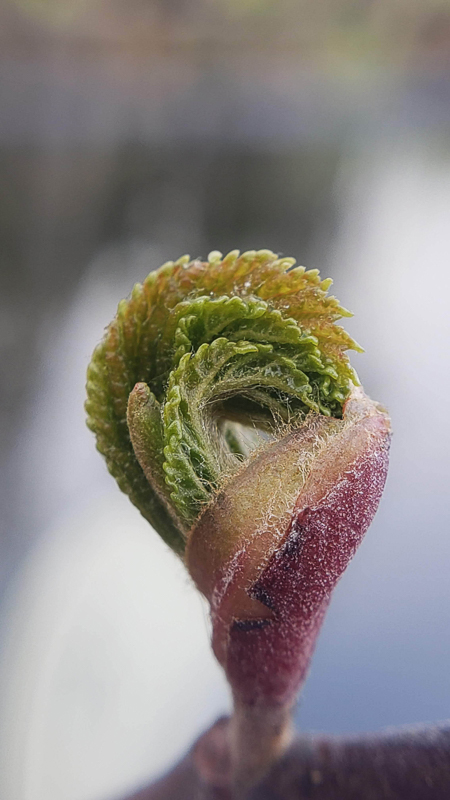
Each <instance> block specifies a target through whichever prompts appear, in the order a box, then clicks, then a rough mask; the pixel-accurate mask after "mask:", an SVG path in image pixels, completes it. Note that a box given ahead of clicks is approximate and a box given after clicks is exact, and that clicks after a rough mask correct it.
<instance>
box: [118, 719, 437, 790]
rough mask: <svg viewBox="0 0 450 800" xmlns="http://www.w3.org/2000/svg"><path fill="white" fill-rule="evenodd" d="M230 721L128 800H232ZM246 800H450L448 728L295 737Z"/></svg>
mask: <svg viewBox="0 0 450 800" xmlns="http://www.w3.org/2000/svg"><path fill="white" fill-rule="evenodd" d="M227 730H228V720H226V719H221V720H218V722H216V723H215V725H213V727H212V728H211V729H210V730H209V731H207V732H206V733H205V734H203V736H202V737H200V739H199V740H198V741H197V742H196V743H195V745H194V747H193V748H192V750H191V751H190V752H189V753H188V755H187V756H186V757H185V758H184V759H183V760H182V761H181V762H180V763H179V764H178V765H177V766H176V767H175V769H174V770H172V771H171V772H170V773H169V774H168V775H166V776H165V777H164V778H162V779H161V780H159V781H157V782H156V783H155V784H154V785H152V786H150V787H147V788H145V789H142V790H141V791H139V792H137V793H136V794H134V795H133V796H132V797H129V798H128V800H234V797H233V794H232V792H231V790H230V788H229V786H228V770H229V766H230V764H229V758H228V743H227ZM246 800H450V723H449V722H445V723H441V724H439V725H431V726H425V725H418V726H415V727H412V728H401V729H398V730H391V731H386V732H382V733H380V734H377V735H375V734H373V735H364V736H359V737H353V738H347V737H342V738H341V737H335V738H332V737H312V736H302V737H299V738H297V739H296V740H295V741H294V742H293V744H292V745H291V746H290V747H289V749H288V750H287V752H286V753H285V755H284V756H283V757H282V758H281V759H280V760H279V761H278V762H277V763H276V764H275V765H274V766H273V767H272V769H271V770H270V772H269V774H268V775H267V776H266V777H265V779H264V780H263V781H262V782H261V783H260V784H258V786H256V787H255V788H254V789H252V790H251V791H250V792H249V793H248V794H247V795H246Z"/></svg>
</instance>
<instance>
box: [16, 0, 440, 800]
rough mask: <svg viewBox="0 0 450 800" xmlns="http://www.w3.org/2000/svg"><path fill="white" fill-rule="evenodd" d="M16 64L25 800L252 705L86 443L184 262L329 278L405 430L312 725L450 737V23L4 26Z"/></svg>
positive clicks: (321, 680) (162, 752) (71, 788)
mask: <svg viewBox="0 0 450 800" xmlns="http://www.w3.org/2000/svg"><path fill="white" fill-rule="evenodd" d="M0 44H1V47H0V97H1V106H0V107H1V115H0V259H1V287H2V288H1V296H0V311H1V313H0V358H1V387H0V391H1V395H0V421H1V427H2V435H1V438H0V472H1V482H0V500H1V518H0V526H1V559H0V560H1V567H0V569H1V600H2V606H1V628H0V634H1V645H2V648H1V664H0V670H1V689H0V702H1V712H0V796H1V797H4V798H5V799H6V798H8V800H114V798H119V797H120V796H121V794H123V793H125V792H127V791H131V789H132V788H133V787H135V786H138V785H140V784H141V783H143V782H145V781H146V780H147V779H150V778H151V777H154V776H156V775H157V774H159V773H160V772H161V770H163V769H165V768H167V767H168V766H169V765H170V764H171V763H172V762H173V760H174V759H175V758H177V757H179V756H180V755H181V754H182V753H183V751H184V750H185V749H186V747H187V746H188V745H189V743H190V742H191V740H192V738H193V737H194V736H195V735H197V733H199V732H200V731H201V730H202V729H203V728H204V727H205V726H206V725H208V724H209V723H210V722H212V721H213V719H214V718H215V717H216V716H217V715H218V714H220V713H222V712H224V711H226V710H227V708H228V705H229V699H228V693H227V689H226V686H225V683H224V680H223V678H222V675H221V672H220V669H219V667H218V666H217V665H216V664H215V662H214V660H213V658H212V656H211V654H210V652H209V645H208V635H209V634H208V619H207V611H206V609H205V607H204V606H203V604H202V602H201V600H200V598H199V597H198V596H197V594H196V593H195V592H194V590H193V589H192V587H191V585H190V583H189V579H188V578H187V576H186V575H185V574H184V572H183V570H182V568H181V566H180V564H179V563H178V562H177V561H176V559H175V558H174V557H173V556H172V554H171V553H170V552H168V551H167V549H166V548H165V546H164V545H163V544H162V543H161V542H160V541H159V539H158V537H156V535H154V534H153V533H152V531H151V529H150V528H149V526H148V525H147V524H146V523H145V522H144V521H143V520H142V519H141V518H140V516H139V514H138V512H137V511H136V510H135V509H134V508H133V507H132V506H131V505H130V504H129V503H128V501H127V499H126V498H124V497H123V496H121V495H120V493H119V492H118V490H117V488H116V486H115V484H114V481H113V480H112V478H110V476H109V475H108V474H107V472H106V468H105V466H104V464H103V462H102V459H101V457H100V456H99V455H98V453H97V452H96V451H95V447H94V440H93V437H92V435H91V434H90V433H89V431H88V430H87V429H86V428H85V425H84V412H83V400H84V381H85V370H86V366H87V363H88V360H89V357H90V354H91V352H92V349H93V348H94V346H95V344H96V343H97V342H98V341H99V339H100V338H101V336H102V331H103V328H104V326H105V325H106V323H107V322H108V321H109V320H110V319H111V318H112V316H113V314H114V312H115V308H116V305H117V302H118V301H119V300H120V299H121V297H123V296H125V295H127V294H128V292H129V291H130V289H131V287H132V284H133V282H134V281H136V280H142V279H143V278H144V277H145V276H146V274H147V273H148V272H149V271H150V270H151V269H154V268H156V267H157V266H159V265H160V264H161V263H162V262H163V261H165V260H166V259H168V258H176V257H178V256H179V255H181V254H183V253H190V254H191V256H193V257H195V256H206V255H207V253H208V252H209V250H212V249H218V250H222V251H224V252H226V251H227V250H229V249H233V248H240V249H241V250H244V249H248V248H250V249H254V248H257V249H258V248H266V247H267V248H270V249H273V250H275V251H277V252H280V253H282V254H285V255H293V256H295V257H297V259H298V261H299V263H302V264H304V265H306V266H307V267H308V268H315V267H319V268H320V269H321V272H322V275H323V277H327V276H329V275H330V276H331V277H333V278H334V280H335V290H336V294H337V296H338V297H339V298H340V300H341V301H342V303H343V304H344V305H345V306H347V307H350V308H351V309H352V310H353V311H354V312H355V313H356V316H355V318H354V319H353V320H351V321H349V324H348V327H349V330H350V332H351V333H352V334H353V335H354V336H355V337H356V338H357V339H358V340H359V341H360V343H361V344H362V345H363V346H364V347H365V348H366V350H367V353H366V354H365V355H363V356H356V357H355V358H354V359H353V363H354V365H355V366H356V368H357V370H358V372H359V374H360V377H361V379H362V381H363V383H364V385H365V387H366V389H367V391H368V392H369V393H370V394H371V395H372V396H373V397H375V398H376V399H379V400H380V401H382V402H383V403H384V404H386V405H387V406H388V407H389V409H390V411H391V413H392V418H393V425H394V431H395V437H394V441H393V448H392V465H391V470H390V476H389V480H388V484H387V488H386V492H385V495H384V498H383V501H382V504H381V506H380V509H379V512H378V514H377V517H376V519H375V521H374V523H373V525H372V527H371V529H370V531H369V533H368V535H367V538H366V541H365V542H364V544H363V546H362V547H361V549H360V551H359V553H358V555H357V557H356V558H355V560H354V562H353V563H352V565H351V566H350V568H349V570H348V571H347V573H346V575H345V577H344V578H343V580H342V582H341V584H340V585H339V587H338V589H337V591H336V593H335V597H334V602H333V604H332V606H331V609H330V612H329V614H328V617H327V619H326V622H325V625H324V629H323V632H322V635H321V638H320V642H319V646H318V649H317V652H316V656H315V659H314V661H313V667H312V671H311V675H310V678H309V681H308V683H307V685H306V688H305V690H304V693H303V697H302V698H301V701H300V703H299V707H298V713H297V722H298V725H299V727H302V728H307V729H312V730H326V731H329V732H334V733H339V732H350V731H361V730H369V729H377V728H380V727H382V726H390V725H398V724H403V723H411V722H416V721H432V720H436V719H442V718H445V717H448V716H449V715H450V708H449V698H450V671H449V669H448V663H449V660H450V641H449V626H450V603H449V595H450V591H449V579H448V575H449V566H450V537H449V520H450V511H449V499H448V497H449V488H448V484H449V475H450V469H449V467H450V433H449V425H448V421H447V417H448V411H447V406H448V398H449V394H450V392H449V390H450V377H449V345H450V321H449V320H450V314H449V297H450V269H449V268H450V259H449V256H450V4H449V2H448V0H440V1H439V0H435V1H434V0H428V2H427V3H423V2H420V0H321V2H315V1H314V0H126V2H125V0H103V2H102V1H101V0H98V2H97V0H89V2H88V0H16V2H13V0H11V1H10V2H5V0H3V3H2V4H1V6H0Z"/></svg>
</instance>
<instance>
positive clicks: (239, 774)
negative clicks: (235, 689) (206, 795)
mask: <svg viewBox="0 0 450 800" xmlns="http://www.w3.org/2000/svg"><path fill="white" fill-rule="evenodd" d="M292 738H293V726H292V720H291V708H290V706H287V705H286V706H283V705H277V706H275V705H274V706H267V705H263V704H254V705H248V704H246V703H243V702H241V701H239V700H238V699H235V703H234V713H233V716H232V718H231V721H230V729H229V742H230V754H231V774H232V783H233V786H234V790H235V795H236V797H237V798H240V797H245V796H246V794H247V792H248V790H249V789H250V788H251V787H252V786H254V785H255V784H256V783H258V782H259V781H260V780H261V778H263V777H264V775H265V774H266V773H267V772H268V771H269V769H270V767H271V766H272V764H274V763H275V762H276V761H277V760H278V758H280V757H281V756H282V755H283V753H284V752H285V751H286V750H287V748H288V747H289V745H290V744H291V741H292Z"/></svg>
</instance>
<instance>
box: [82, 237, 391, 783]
mask: <svg viewBox="0 0 450 800" xmlns="http://www.w3.org/2000/svg"><path fill="white" fill-rule="evenodd" d="M294 264H295V261H294V260H293V259H290V258H284V259H278V258H277V256H276V255H275V254H274V253H272V252H271V251H270V250H260V251H249V252H247V253H243V254H242V255H240V254H239V252H238V251H237V250H234V251H232V252H231V253H229V254H228V255H227V256H225V258H222V255H221V253H219V252H217V251H213V252H212V253H210V255H209V258H208V260H207V261H206V262H202V261H199V260H194V261H190V260H189V257H188V256H183V257H182V258H180V259H178V261H176V262H168V263H167V264H165V265H163V266H162V267H161V268H160V269H159V270H156V271H155V272H153V273H150V275H149V276H148V277H147V278H146V280H145V281H144V282H143V284H142V285H140V284H137V285H136V286H135V287H134V289H133V292H132V294H131V296H130V298H129V299H128V300H124V301H122V302H121V303H120V304H119V307H118V311H117V315H116V317H115V319H114V320H113V321H112V323H111V324H110V325H109V327H108V329H107V331H106V334H105V337H104V339H103V341H102V342H101V343H100V345H99V346H98V347H97V349H96V350H95V352H94V355H93V357H92V361H91V364H90V366H89V369H88V383H87V391H88V399H87V402H86V410H87V412H88V425H89V426H90V428H91V429H92V430H93V431H94V433H95V434H96V437H97V447H98V449H99V450H100V452H102V453H103V455H104V456H105V458H106V462H107V465H108V468H109V470H110V472H111V473H112V475H113V476H114V477H115V478H116V480H117V482H118V484H119V486H120V488H121V489H122V490H123V491H125V492H126V493H127V494H128V495H129V497H130V499H131V500H132V502H133V503H134V504H135V505H136V506H137V507H138V508H139V510H140V511H141V513H142V514H143V515H144V516H145V517H146V519H147V520H148V521H149V522H150V523H151V524H152V525H153V527H154V528H155V529H156V531H157V532H158V533H159V534H160V535H161V536H162V537H163V538H164V540H165V541H166V542H167V544H168V545H169V546H170V547H172V549H173V550H174V551H175V552H176V553H178V554H179V555H180V556H181V557H182V558H183V559H184V561H185V564H186V566H187V568H188V570H189V572H190V574H191V576H192V577H193V579H194V581H195V583H196V585H197V586H198V588H199V589H200V591H201V592H203V594H204V595H205V596H206V597H207V598H208V600H209V602H210V605H211V618H212V623H213V648H214V652H215V654H216V656H217V658H218V660H219V662H220V663H221V664H222V666H223V667H224V669H225V672H226V675H227V677H228V680H229V682H230V685H231V688H232V691H233V696H234V700H235V714H234V717H233V721H232V731H233V733H232V743H231V746H232V760H233V764H234V774H235V779H236V782H237V785H239V786H241V787H245V786H246V785H247V784H248V783H249V782H252V781H254V780H256V779H257V777H258V776H259V775H261V772H262V770H264V769H265V768H267V767H268V766H269V765H270V761H271V760H273V758H275V757H276V755H277V754H278V753H279V752H281V751H282V749H283V747H285V745H286V742H287V741H288V738H289V715H290V709H291V707H292V704H293V702H294V699H295V696H296V693H297V691H298V689H299V687H300V686H301V684H302V682H303V681H304V679H305V675H306V672H307V669H308V665H309V662H310V658H311V655H312V652H313V649H314V645H315V642H316V638H317V634H318V632H319V629H320V625H321V623H322V620H323V617H324V613H325V610H326V607H327V605H328V602H329V599H330V595H331V592H332V590H333V588H334V586H335V585H336V582H337V581H338V579H339V577H340V576H341V574H342V572H343V571H344V570H345V568H346V566H347V564H348V562H349V560H350V559H351V557H352V556H353V554H354V552H355V550H356V548H357V546H358V544H359V543H360V541H361V539H362V537H363V535H364V533H365V531H366V529H367V527H368V525H369V524H370V521H371V519H372V517H373V515H374V513H375V511H376V508H377V505H378V502H379V500H380V497H381V493H382V490H383V486H384V482H385V478H386V471H387V458H388V448H389V438H390V429H389V420H388V417H387V414H386V413H385V412H384V411H383V409H382V408H381V407H380V406H378V405H377V404H376V403H374V402H372V401H371V400H369V399H368V398H367V397H366V396H365V395H364V393H363V392H362V390H361V389H360V388H359V382H358V378H357V376H356V374H355V372H354V370H353V369H352V367H351V366H350V363H349V360H348V357H347V354H346V351H347V350H349V349H354V350H360V348H359V347H358V345H357V344H356V343H355V342H354V341H353V340H352V339H351V338H350V337H349V336H348V334H347V333H346V332H345V331H344V330H343V328H341V327H339V326H338V325H337V324H336V322H337V320H339V318H341V317H344V316H349V312H348V311H346V310H345V309H344V308H342V307H341V306H340V305H339V303H338V301H337V300H336V299H335V298H334V297H330V296H328V293H327V292H328V289H329V286H330V283H331V281H330V280H324V281H322V280H321V279H320V277H319V274H318V270H310V271H305V269H304V268H303V267H294Z"/></svg>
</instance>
